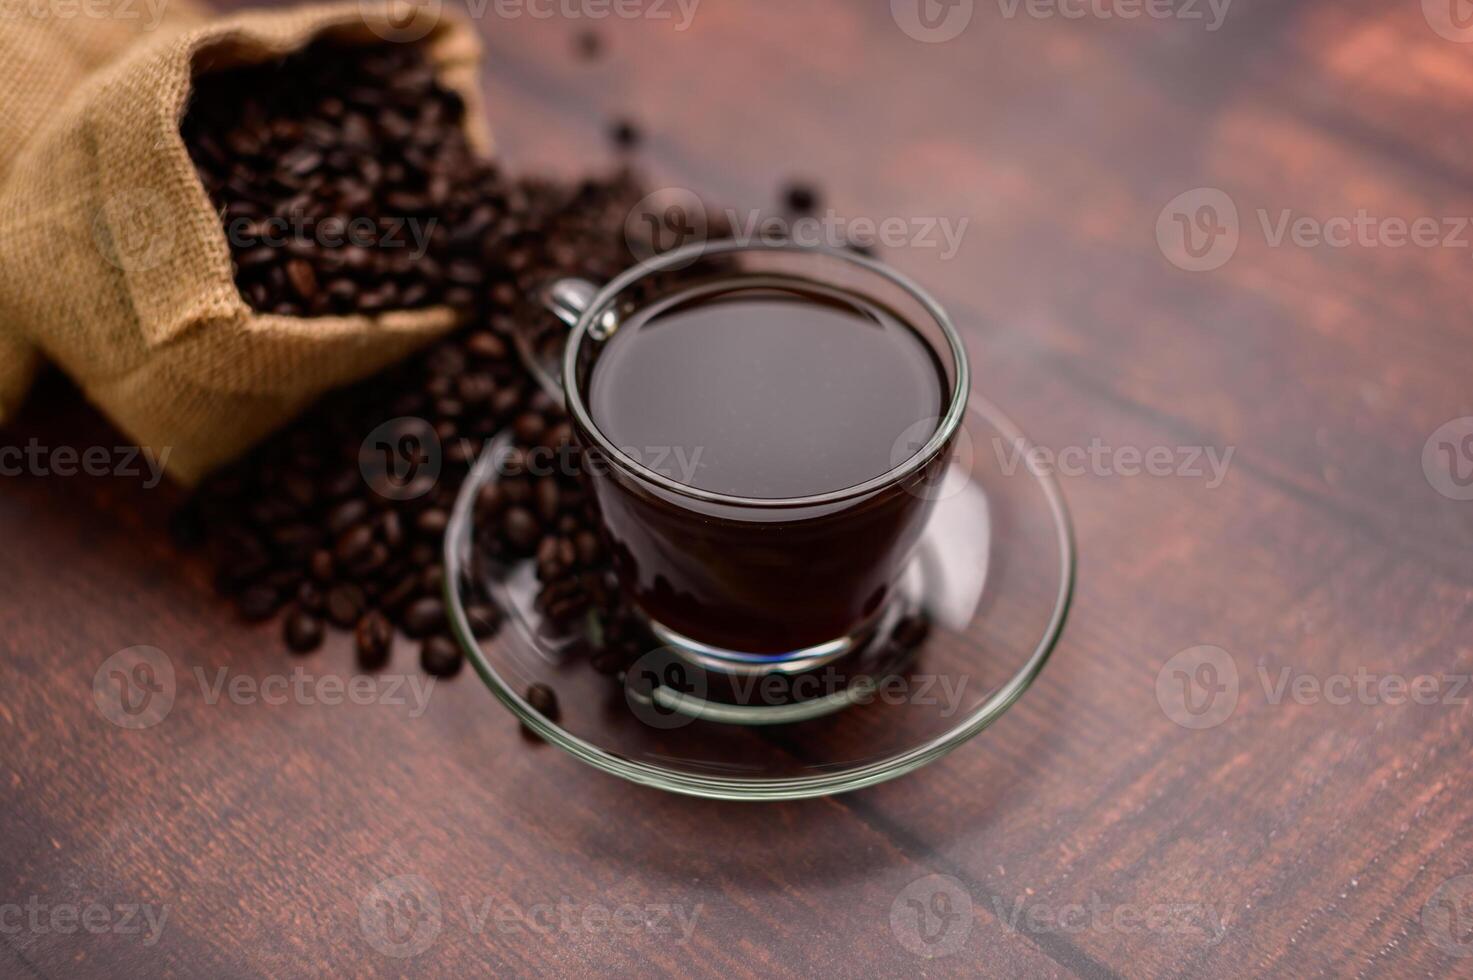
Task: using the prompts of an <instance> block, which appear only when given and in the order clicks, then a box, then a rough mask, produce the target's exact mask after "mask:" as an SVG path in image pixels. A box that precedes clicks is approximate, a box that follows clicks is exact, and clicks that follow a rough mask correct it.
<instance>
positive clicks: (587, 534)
mask: <svg viewBox="0 0 1473 980" xmlns="http://www.w3.org/2000/svg"><path fill="white" fill-rule="evenodd" d="M573 545H574V548H575V549H576V550H577V552H578V562H579V563H580V564H582V565H593V564H595V563H596V562H597V561H598V558H599V552H600V550H601V549H600V547H599V543H598V535H596V534H594V533H593V532H592V531H580V532H578V536H577V537H576V538H574V539H573Z"/></svg>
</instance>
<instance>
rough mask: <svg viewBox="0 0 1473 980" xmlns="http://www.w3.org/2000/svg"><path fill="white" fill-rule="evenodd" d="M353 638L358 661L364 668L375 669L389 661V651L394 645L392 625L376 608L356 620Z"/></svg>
mask: <svg viewBox="0 0 1473 980" xmlns="http://www.w3.org/2000/svg"><path fill="white" fill-rule="evenodd" d="M353 639H354V645H355V646H356V647H357V649H358V663H359V665H360V666H362V667H363V668H364V669H365V670H377V669H379V668H380V667H382V666H383V665H384V664H386V663H388V662H389V653H390V652H391V651H392V650H393V647H394V627H393V625H392V624H391V623H390V622H389V618H388V617H387V616H385V615H384V614H383V613H381V612H379V611H378V610H377V609H372V610H370V611H369V612H367V613H365V614H364V616H363V618H362V619H360V620H359V621H358V628H357V629H356V630H354V631H353Z"/></svg>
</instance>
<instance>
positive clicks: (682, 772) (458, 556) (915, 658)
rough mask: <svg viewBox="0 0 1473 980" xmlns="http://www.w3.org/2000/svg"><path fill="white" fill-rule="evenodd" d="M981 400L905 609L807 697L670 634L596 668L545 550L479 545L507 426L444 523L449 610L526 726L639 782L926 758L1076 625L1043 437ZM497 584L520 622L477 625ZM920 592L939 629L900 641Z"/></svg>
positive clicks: (706, 787) (834, 772)
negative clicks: (707, 660)
mask: <svg viewBox="0 0 1473 980" xmlns="http://www.w3.org/2000/svg"><path fill="white" fill-rule="evenodd" d="M970 403H971V404H970V407H969V408H968V411H967V418H966V422H965V423H964V425H963V428H962V429H961V430H960V431H959V433H958V435H957V443H956V451H955V454H954V457H953V460H952V463H951V467H950V470H949V471H948V473H947V475H946V478H945V479H944V480H942V481H941V483H940V485H939V487H937V488H936V490H935V496H936V497H937V503H936V509H935V512H934V514H933V515H932V518H931V521H930V523H929V524H928V525H927V529H926V532H925V535H924V536H923V538H922V540H921V543H920V545H919V547H918V548H917V551H916V554H915V556H914V558H913V559H912V561H911V563H910V565H909V567H908V568H907V570H906V572H905V574H904V577H903V579H902V582H901V587H900V588H899V589H898V590H897V591H898V592H899V594H900V596H901V598H899V599H898V600H897V611H896V612H895V613H894V614H892V615H889V616H887V617H883V618H882V619H883V621H882V623H881V625H880V627H879V628H878V630H877V638H876V639H875V640H874V642H873V643H871V644H869V645H868V646H867V647H866V649H865V651H862V655H860V656H855V657H846V658H845V659H844V660H843V661H840V662H837V663H833V664H829V665H827V667H825V668H824V669H822V670H815V671H813V672H811V673H809V674H806V675H803V676H802V679H801V683H802V685H803V687H804V690H803V691H802V694H803V697H802V698H801V700H798V699H794V698H793V697H792V692H793V690H795V685H796V683H797V682H796V681H795V679H794V678H792V677H787V678H776V677H773V676H772V675H767V676H765V677H750V678H742V677H735V678H733V677H716V676H712V677H710V678H706V677H703V676H702V671H701V670H700V669H699V668H695V667H693V666H692V665H690V664H689V663H687V662H686V661H684V660H683V659H681V658H680V657H679V656H678V655H677V654H676V653H674V652H673V651H672V650H671V649H670V648H665V647H658V646H653V648H652V649H651V650H650V651H649V652H648V653H647V654H645V655H644V656H642V657H640V658H639V659H638V660H636V661H635V662H634V663H633V665H632V666H631V667H630V668H629V669H628V670H627V671H624V672H621V673H620V674H619V675H618V676H617V677H608V676H605V675H603V674H600V673H599V672H598V671H596V670H595V669H594V668H593V666H592V665H591V664H590V662H589V660H588V658H587V657H586V656H585V655H584V654H583V653H582V652H581V651H583V650H585V649H586V642H585V640H586V636H585V635H582V634H581V633H580V632H577V631H575V632H573V633H567V632H560V631H558V630H556V629H553V628H552V627H551V626H550V624H549V623H547V622H546V621H545V620H544V618H543V617H542V615H541V613H540V612H539V611H538V610H537V609H536V607H535V605H534V600H535V597H536V592H537V579H536V574H535V568H534V566H535V562H533V561H532V560H531V559H527V560H523V561H520V562H516V563H513V564H510V565H500V564H495V563H492V562H489V561H486V560H484V559H481V558H479V557H477V556H478V555H479V552H478V550H477V548H476V535H477V533H478V532H479V531H480V529H479V528H478V527H477V524H476V520H475V516H474V515H475V508H474V506H473V505H474V502H475V500H476V497H477V494H478V493H479V492H480V490H481V487H483V486H484V485H485V484H486V483H488V482H490V481H494V480H496V479H498V478H499V474H498V472H497V467H496V462H497V460H498V459H499V458H501V457H500V452H501V448H502V444H503V443H504V441H505V438H506V437H505V436H503V437H502V438H501V439H498V440H493V442H492V443H491V444H490V445H488V447H487V448H486V450H485V452H484V453H483V454H482V456H481V458H480V459H479V460H478V461H477V463H476V465H475V467H474V468H473V469H472V471H471V474H470V476H469V478H468V479H467V480H466V482H465V484H464V485H463V487H462V488H461V491H460V496H459V498H458V499H457V501H456V504H455V509H454V512H453V514H452V517H451V520H450V524H449V527H448V528H447V529H446V536H445V592H446V600H447V609H448V611H449V618H450V624H451V628H452V629H453V631H454V633H455V635H456V638H457V639H458V641H459V642H460V644H461V646H462V647H463V648H464V649H465V651H466V654H467V656H468V657H469V658H470V662H471V664H472V665H473V666H474V667H475V670H476V673H478V674H480V676H481V679H482V680H484V681H485V682H486V685H487V686H488V687H490V688H491V691H492V693H493V694H495V695H496V696H497V697H498V698H499V699H500V700H501V701H502V702H503V703H504V704H505V705H506V706H507V707H508V708H510V709H511V711H512V712H513V713H514V714H515V715H516V716H517V718H518V719H519V720H520V721H521V722H522V723H523V724H524V725H526V726H527V728H529V729H531V730H532V731H533V732H535V733H537V734H538V735H540V736H541V737H542V738H544V739H545V740H547V741H548V742H551V743H552V744H553V745H556V746H558V747H559V748H561V749H564V750H565V751H567V752H570V753H571V754H573V755H575V756H577V757H578V758H579V759H582V760H583V761H584V762H587V763H588V764H590V765H592V766H594V767H596V768H598V769H602V770H604V771H605V772H609V773H613V774H614V775H616V776H622V777H623V778H625V779H628V780H631V781H632V782H636V783H641V784H644V785H648V786H655V787H658V788H660V789H665V790H670V791H672V792H676V793H685V794H689V795H691V796H702V797H710V798H715V799H731V800H759V799H768V800H781V799H799V798H803V797H812V796H824V795H827V794H830V793H841V792H845V791H848V790H853V789H859V788H861V787H864V786H872V785H874V784H876V783H881V782H884V781H886V780H888V779H893V778H895V777H896V776H899V775H902V774H904V773H907V772H911V771H913V770H916V769H919V768H920V767H921V766H924V765H925V764H926V763H928V762H931V761H932V760H934V759H937V758H940V757H941V756H942V755H945V754H946V753H947V752H950V751H951V750H952V749H954V748H956V747H957V746H959V745H961V744H962V743H963V742H965V741H966V740H967V739H969V738H971V737H972V736H973V735H976V734H977V733H978V732H980V731H982V730H983V729H984V728H986V727H987V726H988V725H990V724H992V723H993V722H994V721H996V720H997V719H998V717H1000V716H1001V715H1002V713H1003V712H1004V711H1006V710H1007V709H1008V708H1009V707H1010V706H1011V705H1012V704H1013V703H1014V702H1015V701H1017V700H1018V698H1019V697H1021V696H1022V694H1023V692H1024V691H1026V690H1027V689H1028V687H1029V685H1030V684H1032V683H1033V679H1034V678H1035V677H1037V676H1038V673H1039V671H1040V670H1042V669H1043V665H1044V663H1045V662H1046V661H1047V660H1048V656H1049V654H1050V652H1051V651H1052V650H1053V647H1054V643H1055V642H1056V641H1057V639H1058V637H1059V633H1060V631H1061V630H1062V628H1063V625H1064V619H1065V616H1066V615H1067V612H1068V608H1069V599H1070V594H1071V590H1072V587H1073V578H1074V545H1073V539H1072V534H1071V530H1070V526H1069V517H1068V512H1067V510H1066V508H1065V505H1064V498H1063V495H1062V494H1061V493H1060V491H1059V487H1058V485H1057V483H1056V482H1055V481H1054V479H1053V478H1052V476H1051V475H1049V474H1046V473H1041V472H1035V471H1034V470H1033V468H1031V467H1030V466H1029V465H1028V459H1029V458H1030V456H1029V449H1030V448H1031V445H1032V444H1031V443H1030V442H1028V440H1027V439H1026V437H1024V436H1023V434H1022V433H1021V432H1020V431H1019V430H1018V428H1017V427H1016V426H1015V425H1013V423H1012V422H1011V421H1009V420H1008V418H1007V417H1006V416H1005V415H1003V414H1002V412H1001V411H999V410H998V409H997V408H996V407H995V406H993V405H991V404H990V403H988V402H987V401H986V400H984V399H981V398H978V397H977V396H976V395H973V396H972V398H971V399H970ZM486 598H490V599H492V600H494V601H495V602H496V603H497V605H498V606H500V607H501V609H502V611H503V612H504V613H505V617H506V622H505V624H504V625H503V627H502V629H501V630H500V632H499V633H498V634H497V635H495V636H492V637H489V638H485V639H478V638H476V637H475V635H474V633H473V632H472V629H471V625H470V622H469V621H468V619H467V616H466V607H467V606H468V605H471V604H473V603H476V602H480V601H483V600H484V599H486ZM917 610H919V611H921V612H923V614H924V616H925V618H926V619H927V620H928V621H929V624H930V629H929V631H928V632H927V633H926V634H925V637H924V639H923V640H921V641H920V642H919V644H913V645H909V646H901V645H899V644H896V643H894V642H892V641H893V639H894V637H893V636H892V634H893V633H894V631H896V630H904V629H905V628H906V627H905V625H904V624H906V623H911V622H913V619H911V615H912V614H913V613H914V612H916V611H917ZM598 628H599V627H598V624H597V623H596V622H589V623H587V624H586V625H585V627H583V629H585V630H590V631H591V630H597V629H598ZM535 683H541V684H545V685H547V686H548V687H550V688H552V689H553V691H554V692H556V695H557V701H558V707H559V711H558V720H557V721H552V720H549V719H548V718H546V717H544V716H543V715H542V714H540V713H538V712H537V711H535V710H534V709H533V708H532V707H531V706H530V705H529V704H528V703H527V701H526V700H525V698H524V694H525V692H526V691H527V689H528V688H529V687H530V686H531V685H532V684H535ZM764 685H767V686H766V687H764ZM717 686H719V687H720V688H721V689H722V693H721V695H720V696H717V694H716V692H715V691H714V688H715V687H717ZM729 688H730V689H735V691H736V694H735V696H733V694H732V691H731V690H729Z"/></svg>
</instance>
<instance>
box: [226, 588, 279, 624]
mask: <svg viewBox="0 0 1473 980" xmlns="http://www.w3.org/2000/svg"><path fill="white" fill-rule="evenodd" d="M235 602H236V608H238V609H239V610H240V615H241V618H242V619H244V620H246V621H247V622H251V623H259V622H261V621H262V620H265V619H270V618H271V617H272V616H274V615H276V610H278V609H280V608H281V593H279V592H277V591H276V590H275V589H273V588H271V586H269V585H253V586H251V587H250V588H248V589H246V590H245V591H244V592H242V593H241V594H240V597H239V598H237V599H236V601H235Z"/></svg>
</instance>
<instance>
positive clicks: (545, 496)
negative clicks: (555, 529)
mask: <svg viewBox="0 0 1473 980" xmlns="http://www.w3.org/2000/svg"><path fill="white" fill-rule="evenodd" d="M532 496H533V498H534V499H535V500H536V502H537V514H538V516H540V517H541V518H542V519H543V520H544V521H546V522H547V523H549V524H551V523H553V522H555V521H556V520H557V515H558V510H560V509H561V507H562V491H560V490H559V489H558V485H557V480H555V479H553V478H552V477H544V478H543V479H541V480H538V481H537V486H536V488H535V489H534V490H533V491H532Z"/></svg>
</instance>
